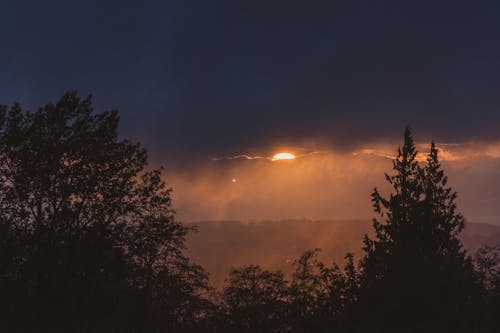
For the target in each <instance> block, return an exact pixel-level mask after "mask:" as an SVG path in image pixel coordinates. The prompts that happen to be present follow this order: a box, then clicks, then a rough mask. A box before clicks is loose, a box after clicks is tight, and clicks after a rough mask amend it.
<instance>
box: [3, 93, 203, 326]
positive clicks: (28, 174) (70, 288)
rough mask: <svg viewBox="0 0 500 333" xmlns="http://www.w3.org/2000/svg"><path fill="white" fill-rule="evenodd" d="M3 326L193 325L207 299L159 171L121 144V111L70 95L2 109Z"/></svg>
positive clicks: (133, 147)
mask: <svg viewBox="0 0 500 333" xmlns="http://www.w3.org/2000/svg"><path fill="white" fill-rule="evenodd" d="M0 111H1V112H0V221H1V225H0V228H1V234H0V246H1V251H0V253H2V261H1V265H0V266H1V267H0V292H1V294H2V297H1V301H0V302H1V307H2V311H1V313H2V326H4V327H12V328H16V329H19V330H22V331H28V330H36V331H106V332H109V331H128V330H132V331H141V330H148V331H152V330H156V329H158V328H173V327H177V326H179V325H181V324H183V323H185V322H189V323H190V324H191V323H193V322H195V321H196V320H197V318H198V317H199V316H200V313H201V311H202V308H203V307H205V305H204V304H203V302H204V299H203V297H201V296H202V292H206V291H208V288H207V276H206V274H205V273H204V272H203V270H202V269H201V267H199V266H196V265H193V264H192V263H191V262H190V261H189V259H188V258H186V257H184V256H183V255H182V249H183V246H184V245H183V244H184V243H183V242H184V236H185V235H186V233H187V232H188V229H187V228H186V227H184V226H183V225H181V224H180V223H179V222H177V221H176V220H175V218H174V215H173V212H172V209H171V202H170V190H169V189H166V188H165V184H164V183H163V181H162V180H161V170H156V171H149V172H148V171H145V167H146V163H147V160H146V152H145V150H144V149H142V148H141V147H140V146H139V145H138V144H134V143H131V142H129V141H126V140H119V139H118V137H117V126H118V115H117V112H115V111H113V112H105V113H101V114H94V113H93V110H92V104H91V99H90V97H89V98H86V99H80V98H79V97H78V96H77V95H76V93H67V94H65V95H64V96H62V97H61V99H60V100H59V101H58V102H57V103H56V104H52V103H50V104H47V105H45V106H44V107H42V108H40V109H38V110H37V111H36V112H25V111H22V109H21V107H20V106H19V105H17V104H16V105H14V106H13V107H12V108H11V109H10V110H7V108H6V107H2V108H1V110H0Z"/></svg>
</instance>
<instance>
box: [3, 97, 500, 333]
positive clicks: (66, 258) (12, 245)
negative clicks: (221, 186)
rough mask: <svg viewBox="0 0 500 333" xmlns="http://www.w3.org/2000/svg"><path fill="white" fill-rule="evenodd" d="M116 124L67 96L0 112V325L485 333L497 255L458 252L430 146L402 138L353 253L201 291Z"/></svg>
mask: <svg viewBox="0 0 500 333" xmlns="http://www.w3.org/2000/svg"><path fill="white" fill-rule="evenodd" d="M118 125H119V114H118V112H117V111H109V112H103V113H96V112H94V109H93V104H92V98H91V97H86V98H82V97H80V96H79V95H78V94H77V93H76V92H68V93H66V94H64V95H63V96H62V97H61V98H60V99H59V100H58V101H57V102H56V103H48V104H46V105H44V106H42V107H40V108H39V109H38V110H36V111H33V112H30V111H25V110H23V109H22V108H21V106H20V105H19V104H14V105H12V106H9V107H8V106H0V179H1V181H0V214H1V215H0V295H1V297H0V314H1V318H0V329H1V330H2V331H4V332H240V333H241V332H498V331H499V330H500V316H499V310H500V248H499V247H495V246H484V247H481V248H480V249H479V250H477V251H476V252H475V253H469V252H468V251H466V250H465V249H464V247H463V244H462V242H461V240H460V238H459V236H460V234H461V232H462V231H463V229H464V226H465V218H464V216H463V215H462V214H461V213H460V212H459V209H458V207H457V204H456V199H457V193H456V192H454V191H453V189H452V188H451V187H450V186H449V184H448V179H447V177H446V175H445V172H444V170H443V168H442V166H441V164H440V161H439V149H438V148H437V147H436V145H435V144H434V142H431V143H430V145H429V149H428V151H427V152H425V153H426V158H425V160H421V159H419V158H417V154H418V152H417V150H416V146H415V143H414V140H413V137H412V133H411V131H410V129H409V128H406V130H405V132H404V137H403V143H402V146H401V147H400V148H399V149H398V151H397V156H396V158H395V159H394V160H393V169H392V170H391V171H390V172H388V173H387V174H386V175H385V179H386V182H387V183H388V184H389V186H390V187H391V189H392V192H391V193H390V194H389V195H388V196H385V195H383V194H382V193H381V192H379V190H378V189H377V188H375V189H374V190H373V193H371V198H372V204H373V212H374V216H375V218H374V219H373V223H372V231H371V233H370V234H369V235H365V237H364V239H363V248H362V251H361V252H360V253H361V255H357V256H354V255H353V254H352V253H345V255H344V256H343V257H340V258H331V260H330V261H329V262H328V263H326V262H323V261H322V260H320V259H319V258H318V253H319V249H315V248H313V249H304V252H303V254H302V255H301V256H299V257H298V258H296V259H295V261H294V262H293V265H294V266H293V267H294V269H293V272H291V273H290V274H285V273H284V272H282V271H274V270H266V269H263V268H262V267H260V266H258V265H245V266H242V267H237V268H234V269H233V270H231V271H229V272H228V273H227V274H228V275H227V278H226V280H225V283H224V285H223V287H222V288H215V287H214V286H213V285H212V283H211V281H210V278H209V274H208V273H207V271H206V270H205V269H204V268H203V267H202V266H200V265H199V264H197V263H196V262H194V261H193V260H192V259H191V258H189V257H188V256H187V255H186V251H185V250H186V236H187V235H188V234H189V233H191V232H192V231H194V229H195V228H196V226H192V225H185V224H183V223H181V222H180V221H178V220H177V219H176V215H175V211H174V207H173V204H172V200H171V191H172V190H171V189H170V188H169V187H168V186H167V183H165V178H164V170H163V169H162V168H159V169H152V168H151V167H150V166H149V165H148V155H147V151H146V149H145V148H143V147H142V146H141V145H140V144H139V143H137V142H133V141H130V140H126V139H121V138H120V137H119V135H118ZM216 190H217V189H214V191H216Z"/></svg>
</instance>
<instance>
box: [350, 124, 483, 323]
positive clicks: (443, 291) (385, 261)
mask: <svg viewBox="0 0 500 333" xmlns="http://www.w3.org/2000/svg"><path fill="white" fill-rule="evenodd" d="M393 170H394V175H392V176H390V175H387V174H386V180H387V182H388V183H389V184H390V185H391V187H392V190H393V192H392V193H391V194H390V195H389V197H384V196H383V195H381V194H380V192H379V191H378V190H377V189H375V190H374V192H373V194H372V201H373V207H374V210H375V212H376V213H378V214H379V215H380V216H381V217H382V218H384V220H383V221H380V220H378V219H374V222H373V227H374V237H373V238H370V237H368V236H365V240H364V243H365V247H364V250H365V252H366V255H365V257H364V258H363V259H362V261H361V264H360V268H361V288H362V291H361V296H360V297H361V300H360V306H361V308H360V309H359V311H361V312H363V313H366V314H368V316H369V317H371V316H378V315H382V311H383V312H388V313H393V317H392V318H393V320H392V321H391V322H388V324H387V327H386V328H385V330H386V331H392V330H393V331H401V330H403V331H408V330H410V328H411V329H413V330H415V329H416V330H419V329H420V330H424V329H425V330H427V331H429V330H431V331H439V330H445V331H446V330H450V329H451V328H456V329H458V330H460V329H464V328H465V327H470V326H467V325H470V324H471V322H470V321H468V320H465V318H471V316H470V310H471V304H472V302H473V300H474V295H475V280H474V278H475V277H474V272H473V268H472V265H471V260H470V258H468V257H467V256H466V254H465V252H464V251H463V250H462V246H461V244H460V241H459V239H458V234H459V233H460V231H461V230H462V229H463V227H464V218H463V216H462V215H461V214H460V213H458V212H457V210H456V197H457V195H456V193H455V192H453V190H452V189H451V188H449V187H447V178H446V176H445V175H444V172H443V170H442V169H441V166H440V163H439V160H438V149H437V148H436V145H435V144H434V143H432V144H431V149H430V153H429V155H428V157H427V160H426V163H425V165H424V166H421V165H420V163H419V158H418V152H417V150H416V147H415V144H414V141H413V138H412V136H411V133H410V130H409V129H408V128H407V129H406V130H405V134H404V144H403V147H402V148H400V149H399V150H398V155H397V157H396V158H395V160H394V162H393ZM465 314H467V315H468V316H465ZM372 318H373V317H372Z"/></svg>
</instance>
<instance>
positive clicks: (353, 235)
mask: <svg viewBox="0 0 500 333" xmlns="http://www.w3.org/2000/svg"><path fill="white" fill-rule="evenodd" d="M196 225H197V227H198V232H195V233H191V234H190V235H189V236H188V240H187V245H188V250H187V254H188V255H189V256H190V257H191V258H193V260H195V261H196V262H197V263H199V264H201V265H203V267H205V268H206V269H207V271H208V272H209V273H210V276H211V280H212V282H213V283H214V285H215V286H218V287H219V286H221V285H222V284H223V283H224V279H225V278H226V277H227V274H228V272H229V270H230V269H231V267H237V266H240V265H245V264H259V265H261V266H263V267H265V268H267V269H280V270H283V271H285V272H287V273H289V272H290V271H291V269H292V263H293V260H295V259H296V258H297V257H298V256H300V255H301V254H302V253H303V252H304V251H305V250H309V249H314V248H321V249H322V251H321V259H322V260H324V261H325V262H327V263H331V262H333V261H335V262H337V263H338V264H339V265H342V264H343V260H344V259H343V258H344V255H345V254H346V253H347V252H352V253H354V254H355V255H359V254H360V253H361V247H362V239H363V235H364V234H365V233H370V232H371V221H368V220H350V221H345V220H344V221H340V220H339V221H337V220H326V221H325V220H323V221H310V220H281V221H259V222H239V221H218V222H215V221H204V222H199V223H196ZM461 239H462V242H463V244H464V246H465V247H466V249H468V251H469V252H470V253H474V252H475V251H476V250H477V249H478V248H479V247H480V246H481V245H483V244H487V245H493V244H499V243H500V226H495V225H490V224H485V223H468V224H467V225H466V228H465V230H464V231H463V232H462V234H461Z"/></svg>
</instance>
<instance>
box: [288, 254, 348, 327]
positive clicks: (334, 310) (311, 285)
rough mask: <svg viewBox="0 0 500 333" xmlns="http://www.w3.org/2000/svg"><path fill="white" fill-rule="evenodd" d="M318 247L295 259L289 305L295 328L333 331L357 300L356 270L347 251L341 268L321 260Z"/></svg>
mask: <svg viewBox="0 0 500 333" xmlns="http://www.w3.org/2000/svg"><path fill="white" fill-rule="evenodd" d="M319 251H320V250H319V249H315V250H309V251H306V252H304V254H303V255H302V256H301V257H300V258H299V259H298V260H297V261H296V262H295V272H294V273H293V275H292V281H291V284H290V307H291V317H292V318H293V319H294V321H293V324H292V326H293V328H294V329H293V331H294V332H309V331H311V330H312V331H314V332H322V331H331V329H332V327H334V326H335V325H336V324H338V323H339V322H341V320H343V319H344V318H342V317H343V316H344V314H345V312H346V309H347V308H348V307H349V306H350V305H351V304H352V303H354V302H355V294H354V293H355V290H357V276H356V275H357V272H356V270H355V268H354V262H353V256H352V255H351V254H347V255H346V258H345V259H347V262H346V264H345V267H344V271H342V270H341V269H340V268H339V266H338V265H337V264H335V263H334V264H333V265H332V267H328V266H327V265H325V264H324V263H323V262H321V261H319V260H318V254H319Z"/></svg>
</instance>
